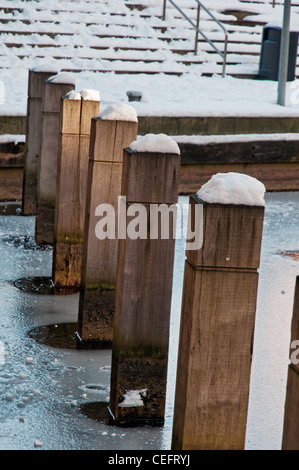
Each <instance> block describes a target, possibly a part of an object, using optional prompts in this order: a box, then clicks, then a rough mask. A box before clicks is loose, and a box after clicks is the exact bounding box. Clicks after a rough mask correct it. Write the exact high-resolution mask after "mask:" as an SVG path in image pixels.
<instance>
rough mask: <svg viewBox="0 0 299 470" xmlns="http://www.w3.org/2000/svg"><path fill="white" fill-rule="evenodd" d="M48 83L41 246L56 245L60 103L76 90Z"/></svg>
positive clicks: (40, 187)
mask: <svg viewBox="0 0 299 470" xmlns="http://www.w3.org/2000/svg"><path fill="white" fill-rule="evenodd" d="M51 79H52V77H50V78H49V79H48V80H46V82H45V85H44V94H43V100H42V101H43V111H42V142H41V156H40V159H39V167H38V185H37V217H36V227H35V240H36V243H37V244H38V245H43V244H46V245H53V241H54V217H55V199H56V183H57V164H58V154H59V148H60V133H59V129H60V99H61V97H62V96H65V95H66V94H67V92H69V91H71V90H72V89H73V87H74V84H73V83H60V82H55V81H52V80H51Z"/></svg>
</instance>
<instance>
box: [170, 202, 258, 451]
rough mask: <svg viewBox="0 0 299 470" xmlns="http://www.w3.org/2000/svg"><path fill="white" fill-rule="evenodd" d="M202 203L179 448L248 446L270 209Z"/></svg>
mask: <svg viewBox="0 0 299 470" xmlns="http://www.w3.org/2000/svg"><path fill="white" fill-rule="evenodd" d="M199 204H203V245H202V247H201V248H200V249H198V250H191V251H190V250H189V251H186V257H187V259H186V262H185V275H184V286H183V298H182V313H181V326H180V340H179V354H178V365H177V381H176V395H175V408H174V423H173V436H172V449H173V450H182V449H183V450H241V449H244V446H245V432H246V422H247V409H248V398H249V384H250V372H251V360H252V352H253V334H254V324H255V312H256V299H257V287H258V273H257V269H258V267H259V262H260V249H261V240H262V229H263V217H264V207H263V206H246V205H232V204H211V203H206V202H203V201H201V200H200V199H199V198H198V197H197V195H194V196H191V197H190V208H191V209H190V210H191V220H192V226H194V217H195V208H196V206H197V205H199Z"/></svg>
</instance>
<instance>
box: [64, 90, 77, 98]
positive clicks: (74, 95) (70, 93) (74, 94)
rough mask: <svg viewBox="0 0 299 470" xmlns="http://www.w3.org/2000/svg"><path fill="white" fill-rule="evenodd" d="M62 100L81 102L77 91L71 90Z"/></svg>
mask: <svg viewBox="0 0 299 470" xmlns="http://www.w3.org/2000/svg"><path fill="white" fill-rule="evenodd" d="M63 98H64V99H68V100H81V94H80V93H79V92H78V91H75V90H71V91H69V92H68V93H67V94H66V95H65V96H64V97H63Z"/></svg>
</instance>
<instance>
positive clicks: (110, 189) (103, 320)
mask: <svg viewBox="0 0 299 470" xmlns="http://www.w3.org/2000/svg"><path fill="white" fill-rule="evenodd" d="M137 129H138V120H137V115H136V111H135V110H134V108H132V107H131V106H129V105H125V104H122V105H112V106H109V107H108V108H106V109H105V110H104V111H103V112H102V113H101V114H100V115H99V116H97V117H95V118H93V119H92V123H91V138H90V158H89V169H88V182H87V188H88V194H87V202H86V213H85V214H86V215H85V230H84V248H83V250H84V254H83V268H82V280H81V292H80V301H79V315H78V334H79V336H80V338H81V343H79V344H78V345H79V346H81V347H84V345H85V346H86V345H89V346H96V344H97V343H98V342H99V341H100V342H107V341H108V342H111V341H112V336H113V323H112V320H113V313H114V297H115V282H116V267H117V228H116V234H115V236H114V237H113V236H109V234H107V237H106V236H104V237H103V238H102V239H99V238H98V237H97V235H96V226H97V223H98V221H99V219H98V217H97V215H101V214H98V213H97V207H98V206H99V207H101V205H102V204H104V205H109V206H110V207H112V208H113V210H114V211H115V214H116V218H117V214H118V198H119V196H121V177H122V161H123V149H124V148H125V147H127V146H128V145H130V143H131V142H132V141H133V140H135V139H136V136H137ZM102 215H103V214H102Z"/></svg>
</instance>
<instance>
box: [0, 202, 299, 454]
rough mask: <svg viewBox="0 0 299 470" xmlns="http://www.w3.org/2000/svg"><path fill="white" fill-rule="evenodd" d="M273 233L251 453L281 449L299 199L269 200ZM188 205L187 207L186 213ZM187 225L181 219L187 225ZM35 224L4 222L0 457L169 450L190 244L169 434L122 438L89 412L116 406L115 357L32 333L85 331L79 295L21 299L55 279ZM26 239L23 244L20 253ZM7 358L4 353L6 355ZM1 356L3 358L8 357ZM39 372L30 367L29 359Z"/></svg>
mask: <svg viewBox="0 0 299 470" xmlns="http://www.w3.org/2000/svg"><path fill="white" fill-rule="evenodd" d="M265 200H266V205H265V224H264V235H263V244H262V257H261V267H260V270H259V272H260V284H259V294H258V307H257V315H256V331H255V343H254V357H253V363H252V378H251V392H250V406H249V413H248V427H247V438H246V448H247V449H280V447H281V436H282V425H283V411H284V400H285V389H286V379H287V367H288V363H289V361H288V352H289V341H290V325H291V316H292V306H293V296H294V286H295V278H296V275H298V274H299V263H298V262H296V261H295V260H294V259H292V258H291V257H287V256H283V255H282V254H283V252H285V251H292V250H299V240H298V228H299V211H298V207H299V193H270V194H266V197H265ZM186 203H188V197H186V196H184V197H180V204H186ZM183 220H185V219H181V221H182V222H183ZM34 224H35V219H34V217H22V216H19V217H15V216H10V217H8V216H2V217H0V266H1V270H0V341H1V343H0V344H1V345H2V348H3V347H4V350H5V357H4V359H5V361H2V363H0V450H4V449H6V450H27V449H29V450H30V449H35V448H36V449H37V450H38V449H39V447H35V442H39V443H42V447H41V448H42V449H43V450H48V449H50V450H52V449H55V450H56V449H57V450H59V449H78V450H81V449H82V450H84V449H90V450H93V449H94V450H102V449H108V450H109V449H110V450H115V449H119V450H122V449H126V450H131V449H133V450H134V449H140V450H142V449H155V450H159V449H161V450H163V449H165V450H168V449H170V447H171V429H172V416H173V404H174V387H175V379H176V361H177V345H178V336H179V322H180V308H181V295H182V281H183V272H184V261H185V255H184V240H183V239H177V240H176V253H175V269H174V281H173V298H172V316H171V330H170V354H169V368H168V385H167V401H166V415H165V425H164V426H163V427H159V428H151V427H149V426H146V427H137V428H122V427H115V426H112V425H109V424H107V422H106V421H105V420H104V419H101V420H95V419H91V418H90V415H87V414H83V413H82V407H83V406H84V405H85V406H86V405H92V404H93V403H94V402H97V401H99V400H100V401H102V402H103V403H104V404H108V401H109V387H110V371H111V350H110V349H106V350H95V351H93V350H92V351H90V350H77V349H67V348H54V347H51V346H46V345H44V344H41V343H38V342H37V341H35V339H34V338H32V337H30V336H29V335H28V332H29V331H31V330H33V329H34V328H36V327H38V326H41V325H49V324H51V325H59V324H63V323H68V322H70V323H72V322H76V321H77V311H78V298H79V297H78V293H76V294H72V295H58V296H56V295H39V294H31V293H28V292H23V291H21V290H19V289H18V288H16V286H15V285H14V281H15V280H17V279H19V278H23V277H27V276H38V277H42V276H45V277H47V276H50V275H51V263H52V250H36V249H30V248H26V247H25V245H24V239H25V237H29V238H30V237H33V234H34ZM18 237H19V239H20V240H21V243H15V240H16V239H17V238H18ZM2 350H3V349H2ZM0 355H1V354H0ZM30 357H32V358H33V362H31V363H29V364H26V358H30Z"/></svg>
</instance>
